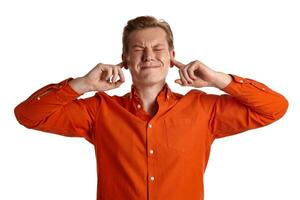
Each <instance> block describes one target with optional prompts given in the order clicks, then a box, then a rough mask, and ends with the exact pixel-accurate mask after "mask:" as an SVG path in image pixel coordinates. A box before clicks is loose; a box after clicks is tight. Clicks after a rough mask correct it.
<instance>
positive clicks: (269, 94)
mask: <svg viewBox="0 0 300 200" xmlns="http://www.w3.org/2000/svg"><path fill="white" fill-rule="evenodd" d="M229 76H231V77H232V78H233V79H232V81H231V82H230V83H229V84H228V85H227V86H226V87H225V88H223V89H222V90H223V91H224V92H226V93H228V94H230V95H232V96H234V97H235V98H236V99H237V100H239V102H241V103H242V104H244V105H246V106H247V107H248V108H250V109H251V110H252V111H254V112H256V113H258V114H259V115H260V116H261V117H262V118H268V119H270V120H277V119H279V118H280V117H281V116H282V115H283V114H284V113H285V112H286V110H287V108H288V101H287V100H286V98H285V97H284V96H283V95H281V94H280V93H278V92H275V91H274V90H272V89H270V88H269V87H267V86H266V85H264V84H262V83H260V82H258V81H255V80H252V79H248V78H242V77H239V76H236V75H229Z"/></svg>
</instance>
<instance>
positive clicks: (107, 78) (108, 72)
mask: <svg viewBox="0 0 300 200" xmlns="http://www.w3.org/2000/svg"><path fill="white" fill-rule="evenodd" d="M103 72H106V73H107V75H106V76H105V80H106V81H109V79H110V77H111V75H112V68H111V67H105V68H104V70H103Z"/></svg>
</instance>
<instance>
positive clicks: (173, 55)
mask: <svg viewBox="0 0 300 200" xmlns="http://www.w3.org/2000/svg"><path fill="white" fill-rule="evenodd" d="M174 58H175V51H174V50H171V51H170V67H173V66H174V64H173V63H172V60H173V59H174Z"/></svg>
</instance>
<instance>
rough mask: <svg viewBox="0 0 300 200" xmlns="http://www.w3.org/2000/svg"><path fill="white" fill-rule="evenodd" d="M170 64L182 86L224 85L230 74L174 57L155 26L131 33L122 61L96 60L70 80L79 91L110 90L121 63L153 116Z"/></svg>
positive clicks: (119, 82)
mask: <svg viewBox="0 0 300 200" xmlns="http://www.w3.org/2000/svg"><path fill="white" fill-rule="evenodd" d="M173 66H175V67H176V68H178V73H179V77H180V78H179V79H176V80H175V83H178V84H179V85H181V86H191V87H196V88H201V87H216V88H219V89H223V88H225V87H226V86H227V85H228V84H229V83H230V82H231V81H232V78H231V76H230V75H228V74H225V73H223V72H217V71H214V70H212V69H211V68H209V67H208V66H206V65H205V64H204V63H202V62H200V61H199V60H195V61H192V62H190V63H188V64H183V63H181V62H179V61H177V60H175V51H174V50H170V49H169V48H168V43H167V39H166V33H165V31H164V30H163V29H161V28H159V27H154V28H146V29H142V30H137V31H134V32H132V33H131V34H130V36H129V50H128V52H127V53H126V54H122V62H120V63H119V64H116V65H111V64H102V63H99V64H97V65H96V66H95V67H94V68H93V69H91V70H90V71H89V72H88V73H87V74H86V75H84V76H82V77H78V78H75V79H73V80H71V81H70V82H69V84H70V86H71V87H72V88H73V89H74V90H75V91H76V92H77V93H78V94H83V93H86V92H90V91H107V90H111V89H114V88H117V87H120V86H121V85H122V84H123V83H124V82H125V78H124V74H123V71H122V67H124V68H125V69H129V71H130V74H131V77H132V82H133V84H134V86H135V87H136V89H137V93H138V95H139V97H140V99H141V101H142V107H143V109H144V110H145V111H146V112H147V113H148V114H149V115H150V116H153V115H154V114H155V113H156V112H157V109H158V105H157V102H156V97H157V95H158V94H159V92H160V91H161V89H162V87H163V86H164V84H165V79H166V76H167V74H168V71H169V69H170V68H171V67H173ZM118 78H119V79H118Z"/></svg>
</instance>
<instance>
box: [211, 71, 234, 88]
mask: <svg viewBox="0 0 300 200" xmlns="http://www.w3.org/2000/svg"><path fill="white" fill-rule="evenodd" d="M231 81H232V77H231V76H230V75H229V74H226V73H223V72H217V75H216V79H215V82H214V86H215V87H216V88H218V89H220V90H222V89H223V88H225V87H226V86H227V85H229V84H230V82H231Z"/></svg>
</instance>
